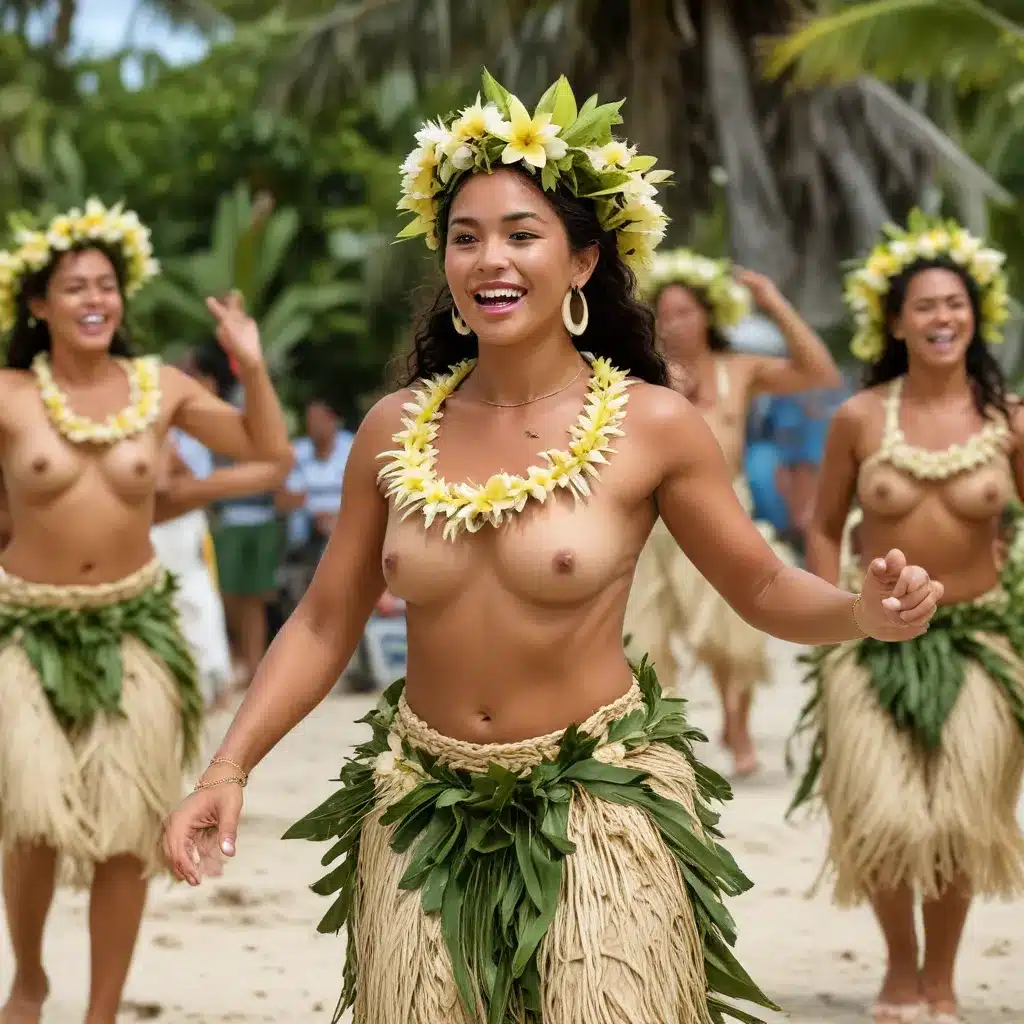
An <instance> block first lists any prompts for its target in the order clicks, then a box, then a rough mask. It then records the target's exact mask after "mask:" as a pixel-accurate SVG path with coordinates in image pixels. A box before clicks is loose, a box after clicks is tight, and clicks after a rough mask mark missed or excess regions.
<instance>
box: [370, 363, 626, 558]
mask: <svg viewBox="0 0 1024 1024" xmlns="http://www.w3.org/2000/svg"><path fill="white" fill-rule="evenodd" d="M584 357H585V358H586V360H587V362H589V363H590V365H591V369H592V370H593V374H592V376H591V378H590V384H589V392H588V395H587V400H586V404H585V405H584V408H583V411H582V412H581V413H580V416H579V419H578V420H577V421H576V423H575V424H574V425H573V426H572V427H571V428H570V430H569V435H570V438H571V440H570V442H569V450H568V451H563V450H561V449H558V448H552V449H550V450H548V451H545V452H541V453H540V457H541V458H542V459H544V462H545V463H546V464H545V465H542V466H530V468H529V469H528V470H527V471H526V476H525V477H521V476H515V475H513V474H510V473H495V474H494V475H493V476H491V477H490V478H489V479H488V480H487V482H486V483H484V484H470V483H457V484H451V483H449V482H448V481H447V480H445V479H444V478H443V477H438V475H437V471H436V465H437V449H436V448H435V447H434V446H433V441H434V439H435V438H436V437H437V432H438V424H439V423H440V421H441V417H442V416H443V411H442V407H443V405H444V403H445V401H447V399H448V398H449V397H450V396H451V394H452V393H453V392H454V391H455V389H456V388H458V386H459V385H460V384H461V383H462V382H463V381H464V380H465V379H466V377H467V376H468V375H469V372H470V370H472V369H473V367H474V365H475V364H476V360H474V359H467V360H465V361H463V362H461V363H459V364H458V365H456V366H453V367H452V369H451V370H450V371H449V372H448V373H447V374H444V375H441V374H439V375H437V376H435V377H434V378H433V379H432V380H430V381H424V382H423V387H422V388H420V389H418V390H417V391H416V392H415V400H414V401H412V402H408V403H407V404H406V405H405V407H404V408H405V411H406V412H407V413H408V414H409V415H408V416H405V417H403V418H402V423H403V425H404V427H405V429H404V430H400V431H399V432H398V433H397V434H395V435H394V436H393V437H392V440H393V441H394V442H395V443H396V444H398V445H399V446H400V447H399V448H397V449H395V450H392V451H387V452H383V453H382V454H381V455H380V456H378V457H379V458H381V459H389V460H390V461H389V462H388V464H387V465H386V466H384V468H383V469H381V471H380V473H379V474H378V481H380V482H383V481H387V492H386V493H387V496H388V498H394V500H395V507H396V508H397V509H399V510H404V511H405V516H408V515H411V514H412V513H414V512H417V511H422V512H423V516H424V519H425V520H426V528H427V529H429V528H430V526H431V524H432V523H433V522H434V520H435V519H436V518H437V517H438V516H443V517H444V518H445V520H446V522H445V524H444V531H443V536H444V537H445V538H447V539H450V540H454V539H455V538H456V537H457V536H458V534H459V533H460V532H461V531H463V530H466V531H468V532H469V533H476V531H477V530H479V529H480V528H481V527H482V526H484V524H485V523H490V524H491V525H492V526H501V524H502V523H503V522H504V521H505V519H506V518H511V516H512V515H513V514H514V513H517V512H521V511H522V510H523V508H524V507H525V505H526V502H527V501H528V500H529V499H530V498H533V499H534V500H535V501H539V502H544V501H546V500H547V498H548V495H550V494H552V493H553V492H554V490H555V489H556V488H558V487H564V488H568V489H569V490H570V491H571V492H572V494H573V496H574V497H575V498H576V499H577V500H579V499H580V498H585V497H587V496H589V494H590V485H589V483H588V480H587V478H588V477H594V478H596V477H597V476H598V470H597V466H598V465H600V464H604V463H607V461H608V460H607V459H606V458H605V455H606V454H613V453H614V451H615V449H614V448H612V447H611V445H610V443H609V441H610V440H611V438H613V437H622V430H621V429H620V428H621V424H622V420H623V418H624V417H625V415H626V403H627V401H628V400H629V396H628V394H627V388H628V387H629V385H630V384H631V383H632V382H631V381H630V380H629V377H628V374H627V373H626V372H625V371H623V370H618V369H616V368H615V367H614V366H612V365H611V363H609V362H608V360H606V359H596V358H594V356H593V355H591V354H590V353H584ZM403 518H404V516H403Z"/></svg>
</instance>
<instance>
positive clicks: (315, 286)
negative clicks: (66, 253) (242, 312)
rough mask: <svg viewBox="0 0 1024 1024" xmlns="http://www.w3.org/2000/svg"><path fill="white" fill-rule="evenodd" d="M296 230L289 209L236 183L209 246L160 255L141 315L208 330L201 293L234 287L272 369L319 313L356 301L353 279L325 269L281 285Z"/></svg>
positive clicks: (224, 291)
mask: <svg viewBox="0 0 1024 1024" xmlns="http://www.w3.org/2000/svg"><path fill="white" fill-rule="evenodd" d="M299 227H300V225H299V216H298V213H297V212H296V210H295V209H294V208H291V207H284V208H279V209H275V208H274V203H273V200H272V198H271V197H270V196H269V195H267V194H266V193H264V194H262V195H258V196H257V197H256V198H255V199H253V198H252V197H251V195H250V192H249V189H248V187H247V186H246V185H244V184H240V185H238V186H237V187H236V188H235V189H234V191H233V192H231V193H229V194H227V195H224V196H222V197H221V200H220V202H219V203H218V206H217V214H216V217H215V219H214V224H213V229H212V233H211V236H210V244H209V248H207V249H204V250H201V251H199V252H193V253H189V254H188V255H185V256H177V257H172V258H170V259H168V260H165V262H164V275H163V277H161V278H158V279H157V280H156V281H155V282H153V284H152V285H151V286H150V287H149V288H148V289H147V290H146V291H145V292H144V293H142V295H144V296H145V301H144V303H143V304H142V309H141V310H140V313H141V315H147V314H149V315H152V314H153V313H162V312H163V311H164V308H165V307H167V308H168V311H169V312H171V313H172V314H173V315H177V316H178V317H180V318H182V319H183V320H185V321H187V322H189V323H190V324H191V326H192V328H193V330H192V331H190V332H189V333H191V334H192V335H193V337H194V336H196V335H199V336H202V335H208V334H209V332H210V324H211V320H210V314H209V311H208V310H207V308H206V304H205V301H204V300H205V297H206V296H207V295H226V294H227V293H228V292H230V291H232V290H237V291H238V292H240V293H241V295H242V298H243V300H244V302H245V306H246V309H248V311H249V312H250V313H251V314H252V316H253V317H254V318H255V319H256V321H257V322H258V323H259V326H260V335H261V338H262V341H263V349H264V352H265V354H266V357H267V361H268V364H269V366H270V368H271V369H272V370H280V369H282V368H283V367H284V366H285V365H286V362H287V359H288V356H289V354H290V352H291V350H292V349H293V348H294V347H295V345H297V344H298V343H299V342H301V341H303V340H304V339H306V338H308V337H309V335H310V334H311V333H312V331H313V327H314V322H315V320H316V318H317V317H319V316H323V315H329V314H331V313H333V312H335V311H337V310H343V309H344V310H346V313H347V315H348V316H350V317H351V316H353V315H354V308H355V309H358V306H359V303H360V300H361V290H360V288H359V285H358V283H356V282H354V281H340V280H334V279H332V278H331V277H330V276H328V275H327V274H324V277H323V279H322V280H319V281H315V282H310V283H299V282H289V283H286V284H283V285H282V284H281V280H280V278H281V272H282V269H283V268H284V267H285V264H286V262H287V261H288V259H289V258H290V257H294V254H295V250H294V246H295V242H296V239H297V236H298V233H299ZM142 295H140V299H141V298H142ZM353 307H354V308H353Z"/></svg>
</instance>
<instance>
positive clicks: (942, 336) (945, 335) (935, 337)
mask: <svg viewBox="0 0 1024 1024" xmlns="http://www.w3.org/2000/svg"><path fill="white" fill-rule="evenodd" d="M953 337H954V335H953V332H952V331H934V332H933V333H932V334H929V335H928V340H929V341H940V342H942V341H952V340H953Z"/></svg>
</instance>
